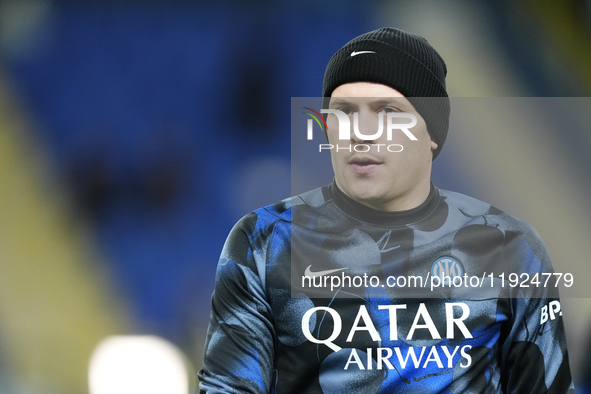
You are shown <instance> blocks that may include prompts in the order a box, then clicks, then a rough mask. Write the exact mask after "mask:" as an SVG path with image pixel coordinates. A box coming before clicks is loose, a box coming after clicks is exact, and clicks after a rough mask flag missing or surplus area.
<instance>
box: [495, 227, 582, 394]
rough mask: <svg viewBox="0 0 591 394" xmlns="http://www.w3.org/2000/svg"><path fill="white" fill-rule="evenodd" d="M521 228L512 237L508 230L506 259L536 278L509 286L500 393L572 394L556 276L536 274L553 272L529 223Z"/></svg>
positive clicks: (543, 249)
mask: <svg viewBox="0 0 591 394" xmlns="http://www.w3.org/2000/svg"><path fill="white" fill-rule="evenodd" d="M525 230H526V231H525V232H523V233H521V234H520V235H519V236H514V237H513V236H512V235H515V234H511V233H510V232H508V234H507V239H508V250H509V253H511V256H508V257H509V258H510V259H511V258H512V259H514V260H513V267H521V268H520V270H519V271H518V272H519V273H520V274H521V273H527V274H528V275H530V277H531V278H535V277H537V278H539V279H540V280H539V283H536V280H534V279H532V281H530V282H529V283H528V284H529V286H530V287H523V288H521V287H515V290H516V292H515V294H514V295H515V297H514V298H512V300H511V308H512V310H513V313H512V315H513V319H512V326H511V327H512V328H511V331H510V332H509V333H508V337H507V340H506V341H505V343H504V345H503V350H504V352H503V353H504V360H503V361H504V362H503V373H502V376H503V378H502V386H503V392H504V393H508V394H522V393H523V394H525V393H540V394H544V393H549V394H566V393H569V394H570V393H574V385H573V382H572V377H571V373H570V367H569V361H568V352H567V347H566V336H565V330H564V323H563V319H562V308H561V304H560V300H559V298H558V288H557V287H556V286H555V282H554V280H555V279H556V277H555V276H551V277H550V278H551V279H552V280H548V281H546V280H545V279H544V278H546V279H548V277H547V276H544V275H542V273H546V274H551V273H553V272H554V271H553V268H552V264H551V263H550V258H549V256H548V253H547V251H546V248H545V246H544V244H543V242H542V240H541V238H540V237H539V235H538V234H537V232H536V231H535V230H534V229H533V228H531V227H529V226H527V228H526V229H525ZM536 275H537V276H536ZM560 284H562V282H561V283H560Z"/></svg>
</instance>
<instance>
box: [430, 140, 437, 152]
mask: <svg viewBox="0 0 591 394" xmlns="http://www.w3.org/2000/svg"><path fill="white" fill-rule="evenodd" d="M438 146H439V145H437V143H436V142H435V141H433V140H432V141H431V150H433V151H434V150H435V149H437V147H438Z"/></svg>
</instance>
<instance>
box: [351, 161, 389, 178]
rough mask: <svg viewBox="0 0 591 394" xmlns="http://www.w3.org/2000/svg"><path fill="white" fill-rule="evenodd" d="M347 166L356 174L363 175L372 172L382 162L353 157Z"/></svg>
mask: <svg viewBox="0 0 591 394" xmlns="http://www.w3.org/2000/svg"><path fill="white" fill-rule="evenodd" d="M348 164H349V166H350V167H351V169H352V170H353V172H355V173H356V174H359V175H365V174H369V173H371V172H373V171H374V170H375V169H376V168H377V167H378V166H379V165H381V164H382V162H381V161H379V160H376V159H374V158H371V157H353V158H352V159H351V160H349V163H348Z"/></svg>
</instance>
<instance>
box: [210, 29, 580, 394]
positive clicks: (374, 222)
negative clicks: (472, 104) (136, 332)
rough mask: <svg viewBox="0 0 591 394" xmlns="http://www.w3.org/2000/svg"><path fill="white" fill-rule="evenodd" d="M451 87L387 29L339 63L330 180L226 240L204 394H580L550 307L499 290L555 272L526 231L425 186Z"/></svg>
mask: <svg viewBox="0 0 591 394" xmlns="http://www.w3.org/2000/svg"><path fill="white" fill-rule="evenodd" d="M445 75H446V66H445V63H444V61H443V59H442V58H441V57H440V56H439V55H438V54H437V52H436V51H435V50H434V49H433V48H432V47H431V46H430V45H429V44H428V42H427V41H426V40H425V39H424V38H422V37H419V36H416V35H413V34H409V33H406V32H402V31H400V30H396V29H392V28H383V29H379V30H376V31H373V32H370V33H367V34H364V35H362V36H359V37H357V38H355V39H354V40H352V41H350V42H349V43H347V44H346V45H345V46H344V47H343V48H341V49H340V50H339V51H338V52H337V53H336V54H335V55H334V56H333V57H332V59H331V60H330V62H329V64H328V66H327V69H326V74H325V77H324V86H323V93H324V94H323V95H324V97H325V104H324V108H325V110H323V112H324V113H328V114H329V115H328V116H327V119H326V122H327V138H328V143H329V144H331V145H332V146H333V147H336V146H339V149H338V150H337V149H336V148H335V149H331V155H332V156H331V157H332V165H333V169H334V172H335V179H334V181H333V183H332V184H330V185H328V186H325V187H323V188H320V189H316V190H312V191H310V192H307V193H304V194H302V195H299V196H296V197H292V198H291V199H287V200H284V201H282V202H280V203H278V204H275V205H272V206H268V207H265V208H262V209H259V210H257V211H255V212H253V213H251V214H249V215H247V216H245V217H244V218H243V219H241V220H240V221H239V222H238V223H237V224H236V226H235V227H234V228H233V229H232V231H231V233H230V235H229V237H228V240H227V242H226V244H225V246H224V249H223V251H222V255H221V258H220V261H219V263H218V271H217V276H216V288H215V292H214V294H213V297H212V314H211V321H210V327H209V332H208V337H207V344H206V352H205V360H204V364H203V370H202V371H200V373H199V379H200V388H201V392H202V393H281V394H285V393H298V394H301V393H325V394H328V393H335V394H336V393H339V394H341V393H347V394H350V393H399V392H412V393H572V392H574V390H573V386H572V380H571V376H570V370H569V364H568V356H567V350H566V343H565V337H564V328H563V323H562V318H561V317H560V314H559V310H560V303H559V301H558V299H557V298H556V294H554V293H551V292H550V290H549V287H544V286H542V287H536V289H535V290H534V289H532V290H531V291H529V289H527V290H524V289H523V288H519V287H510V286H508V284H507V283H506V280H505V281H503V280H502V279H501V278H502V275H506V276H505V277H504V278H508V275H510V274H511V273H516V274H521V273H527V274H528V275H530V274H531V275H532V276H533V275H534V274H535V273H538V274H543V273H546V274H547V275H549V273H551V272H552V267H551V263H550V260H549V258H548V255H547V253H546V251H545V248H544V246H543V244H542V242H541V240H540V239H539V236H538V235H537V233H536V232H535V230H533V229H532V228H531V227H530V226H529V225H528V224H527V223H524V222H522V221H520V220H518V219H515V218H513V217H511V216H509V215H507V214H506V213H504V212H502V211H500V210H498V209H496V208H494V207H491V206H490V205H488V204H486V203H483V202H480V201H477V200H475V199H472V198H470V197H467V196H464V195H460V194H457V193H453V192H448V191H443V190H439V189H437V188H436V187H435V186H434V185H433V184H432V183H431V182H430V174H431V163H432V160H433V159H434V158H435V157H436V156H437V155H438V154H439V152H440V150H441V148H442V146H443V144H444V142H445V137H446V134H447V128H448V116H449V101H448V98H447V92H446V88H445ZM343 117H345V118H347V119H348V122H347V121H344V123H341V122H342V121H343V120H344V119H343ZM400 117H403V118H406V119H407V120H409V119H410V120H411V124H412V127H411V124H409V126H408V128H407V129H406V130H404V127H400V125H398V126H399V127H398V128H396V127H394V126H392V125H393V124H397V122H398V119H399V118H400ZM380 122H381V123H380ZM347 123H348V124H349V126H347V127H345V126H343V125H347ZM402 123H404V122H402ZM376 129H378V130H382V132H381V133H378V132H375V130H376ZM343 131H346V135H347V136H348V138H346V139H345V140H343V138H342V137H343ZM403 131H404V132H403ZM391 147H394V148H391ZM491 272H493V273H494V274H493V275H490V273H491ZM489 275H490V276H489ZM429 276H430V277H431V279H430V281H429V279H427V278H429ZM499 276H501V278H499ZM446 277H447V279H446ZM368 278H369V283H368ZM419 278H420V279H419ZM458 278H459V280H460V282H459V283H456V279H458ZM468 278H470V279H473V278H476V282H475V283H472V282H471V281H470V283H469V282H468ZM479 278H482V279H483V280H484V279H485V278H486V279H489V281H488V282H485V283H487V286H485V287H484V288H482V286H479V283H478V279H479ZM402 279H403V280H404V285H403V283H402V281H401V280H402ZM423 279H424V282H423ZM434 279H436V280H434ZM411 281H414V282H413V283H414V284H413V285H411V284H410V282H411ZM417 281H419V282H418V284H417ZM425 284H427V285H428V286H424V285H425Z"/></svg>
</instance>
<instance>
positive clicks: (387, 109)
mask: <svg viewBox="0 0 591 394" xmlns="http://www.w3.org/2000/svg"><path fill="white" fill-rule="evenodd" d="M380 111H384V112H385V113H389V112H400V110H399V109H398V108H394V107H382V108H381V109H380Z"/></svg>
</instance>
